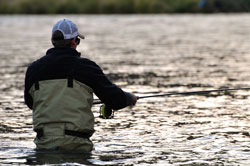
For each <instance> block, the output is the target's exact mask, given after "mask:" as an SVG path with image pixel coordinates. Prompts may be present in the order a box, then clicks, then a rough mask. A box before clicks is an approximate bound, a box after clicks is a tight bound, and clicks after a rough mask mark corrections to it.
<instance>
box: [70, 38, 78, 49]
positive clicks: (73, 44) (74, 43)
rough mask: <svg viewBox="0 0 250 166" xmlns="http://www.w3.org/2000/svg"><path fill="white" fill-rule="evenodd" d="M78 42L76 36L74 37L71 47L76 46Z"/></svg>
mask: <svg viewBox="0 0 250 166" xmlns="http://www.w3.org/2000/svg"><path fill="white" fill-rule="evenodd" d="M76 46H77V44H76V38H73V39H72V40H71V48H76Z"/></svg>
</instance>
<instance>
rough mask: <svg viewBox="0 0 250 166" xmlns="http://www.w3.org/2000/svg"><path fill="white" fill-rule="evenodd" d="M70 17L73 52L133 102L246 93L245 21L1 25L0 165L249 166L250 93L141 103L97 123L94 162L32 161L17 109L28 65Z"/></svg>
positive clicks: (6, 20) (65, 157)
mask: <svg viewBox="0 0 250 166" xmlns="http://www.w3.org/2000/svg"><path fill="white" fill-rule="evenodd" d="M62 18H69V19H71V20H73V21H74V22H76V23H77V24H78V27H79V29H80V31H82V32H83V33H84V34H85V36H86V40H84V41H83V40H82V41H81V45H80V47H79V48H78V50H79V51H80V52H82V56H83V57H87V58H90V59H92V60H94V61H96V62H97V63H98V64H99V65H100V66H101V67H102V68H103V69H104V72H105V73H106V74H107V75H108V76H109V78H110V79H111V80H112V81H113V82H115V83H116V84H118V85H119V86H121V87H122V88H124V89H125V90H127V91H130V92H134V93H135V94H137V95H139V96H143V95H148V94H158V93H168V92H174V91H178V92H184V91H194V90H209V89H218V88H239V87H250V72H249V71H250V65H249V64H250V37H249V36H250V15H248V14H240V15H144V16H141V15H125V16H119V15H118V16H113V15H111V16H87V15H86V16H83V15H79V16H61V15H57V16H0V38H1V44H0V58H1V60H0V74H1V77H0V92H1V95H0V113H1V114H0V165H36V164H62V165H115V166H116V165H126V166H131V165H143V166H144V165H156V166H158V165H159V166H161V165H162V166H165V165H202V166H203V165H205V166H206V165H243V166H247V165H250V135H249V134H250V101H249V95H250V91H235V92H229V93H223V92H222V93H212V94H210V95H192V96H172V97H168V98H163V97H159V98H150V99H143V100H140V101H138V103H137V105H136V106H135V107H133V108H125V109H123V110H120V111H117V112H115V117H114V119H109V120H104V119H100V118H98V114H99V113H98V109H99V106H94V107H93V112H94V114H95V116H96V117H97V118H96V126H95V129H96V132H95V134H94V135H93V137H92V141H93V142H94V144H95V150H93V151H92V153H91V154H81V153H48V152H47V153H46V152H43V153H38V152H36V151H35V145H34V143H33V139H34V137H35V133H34V132H33V130H32V111H31V110H29V109H28V108H27V107H26V106H25V105H24V103H23V89H24V88H23V86H24V74H25V70H26V68H27V65H28V64H29V63H31V62H32V61H33V60H35V59H37V58H39V57H41V56H43V55H44V54H45V52H46V50H47V48H50V47H51V43H50V35H51V29H52V26H53V24H54V23H55V22H57V21H58V20H59V19H62Z"/></svg>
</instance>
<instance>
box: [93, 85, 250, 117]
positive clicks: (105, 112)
mask: <svg viewBox="0 0 250 166" xmlns="http://www.w3.org/2000/svg"><path fill="white" fill-rule="evenodd" d="M239 90H250V88H229V89H213V90H203V91H190V92H172V93H164V94H158V95H147V96H137V99H145V98H152V97H166V96H178V95H184V96H188V95H194V94H208V93H212V92H226V91H239ZM93 104H103V102H102V101H100V100H97V101H94V102H93ZM99 117H101V118H104V119H111V118H113V117H114V111H113V110H112V109H111V108H109V107H108V106H106V105H105V104H103V105H101V107H100V116H99Z"/></svg>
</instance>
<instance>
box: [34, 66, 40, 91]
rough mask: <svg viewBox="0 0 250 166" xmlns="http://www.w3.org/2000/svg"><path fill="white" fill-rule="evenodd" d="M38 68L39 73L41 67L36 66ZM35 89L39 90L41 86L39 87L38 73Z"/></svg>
mask: <svg viewBox="0 0 250 166" xmlns="http://www.w3.org/2000/svg"><path fill="white" fill-rule="evenodd" d="M36 69H37V71H38V72H37V73H39V68H38V67H36ZM34 83H35V90H39V89H40V88H39V81H38V75H36V76H35V82H34Z"/></svg>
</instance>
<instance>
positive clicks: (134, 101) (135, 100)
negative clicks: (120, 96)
mask: <svg viewBox="0 0 250 166" xmlns="http://www.w3.org/2000/svg"><path fill="white" fill-rule="evenodd" d="M130 95H131V96H132V105H135V104H136V102H137V100H138V97H137V96H135V95H134V94H132V93H130Z"/></svg>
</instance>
